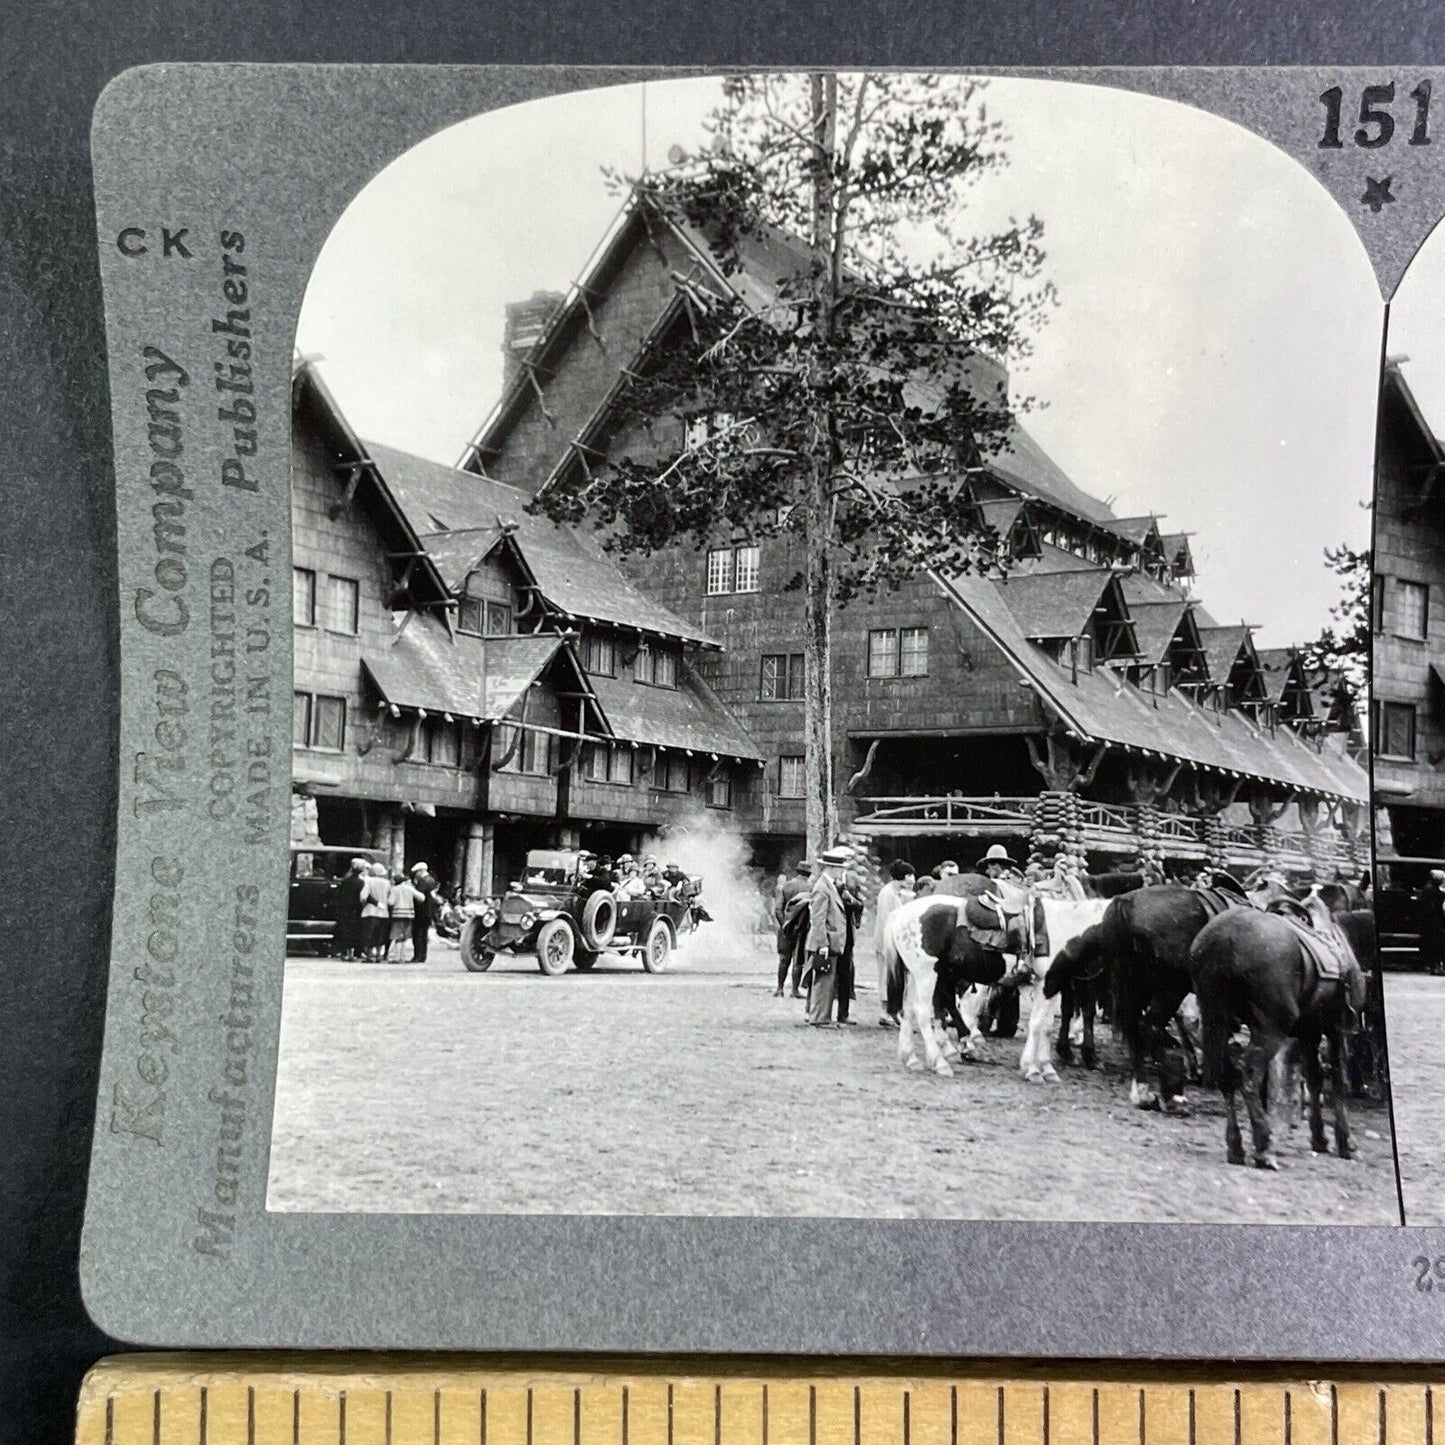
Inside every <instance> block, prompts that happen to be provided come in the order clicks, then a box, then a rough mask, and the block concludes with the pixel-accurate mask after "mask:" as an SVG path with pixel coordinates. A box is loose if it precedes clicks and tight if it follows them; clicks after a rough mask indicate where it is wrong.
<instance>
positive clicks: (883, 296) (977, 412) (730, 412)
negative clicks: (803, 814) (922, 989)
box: [534, 72, 1055, 852]
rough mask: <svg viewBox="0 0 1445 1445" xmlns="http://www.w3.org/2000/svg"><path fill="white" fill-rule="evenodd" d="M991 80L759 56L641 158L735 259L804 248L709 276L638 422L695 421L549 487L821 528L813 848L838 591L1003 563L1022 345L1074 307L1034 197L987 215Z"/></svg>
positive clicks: (638, 538) (623, 419) (828, 723)
mask: <svg viewBox="0 0 1445 1445" xmlns="http://www.w3.org/2000/svg"><path fill="white" fill-rule="evenodd" d="M982 91H983V85H982V84H981V83H979V82H973V81H968V80H965V79H961V78H957V77H943V76H899V75H886V74H885V75H878V74H848V75H842V74H834V73H828V72H822V73H814V74H807V75H740V76H735V77H731V78H729V79H727V80H726V81H725V82H724V86H723V98H722V102H721V104H720V106H719V108H718V109H717V111H716V113H715V114H714V115H713V117H712V118H711V122H710V126H711V130H712V134H713V143H712V145H711V146H710V147H709V148H708V149H707V150H706V152H705V153H703V154H699V155H696V156H691V157H687V158H685V159H684V160H683V161H682V163H680V164H678V165H676V166H675V167H673V168H671V169H669V170H668V171H666V172H663V173H661V174H652V175H646V176H641V177H632V178H618V179H619V180H622V181H623V182H624V183H625V184H626V185H627V186H629V187H630V188H631V190H632V192H633V195H634V203H635V204H637V205H639V206H641V207H643V208H644V209H645V210H646V211H648V212H651V213H653V214H654V215H656V216H658V217H665V218H670V219H674V220H677V221H680V222H683V223H685V224H686V225H687V226H689V227H690V228H692V230H693V231H694V232H695V233H700V234H701V235H702V236H703V237H705V238H706V243H707V245H708V247H709V248H710V250H711V252H712V255H713V257H714V258H715V259H716V262H717V263H718V266H719V269H720V270H721V271H722V273H723V274H724V275H725V276H736V275H740V274H741V273H743V272H744V270H745V267H746V264H747V261H746V257H747V254H748V252H749V250H750V248H752V249H753V250H754V251H755V250H756V248H757V246H758V245H759V244H761V245H763V246H765V247H768V248H769V254H770V255H773V256H776V255H779V254H791V255H793V256H794V257H795V258H796V262H797V264H796V266H795V267H794V268H793V271H792V273H791V274H788V275H784V276H783V277H782V278H781V279H779V280H778V282H777V284H776V285H775V286H771V287H769V288H768V291H767V294H766V295H765V296H762V297H761V299H760V298H759V296H758V295H757V294H756V288H753V289H752V290H750V289H749V288H747V287H737V288H732V289H730V290H729V291H727V292H723V291H722V289H721V288H706V287H699V286H692V287H689V288H688V290H687V292H686V298H685V299H686V302H687V308H688V317H689V321H690V336H691V338H692V340H691V344H690V345H687V346H683V347H680V348H679V347H672V348H667V349H662V350H659V351H658V352H657V353H656V354H654V355H651V356H649V358H648V359H647V362H646V364H645V365H644V366H642V367H641V368H639V369H638V370H637V371H636V372H634V373H630V374H629V375H628V378H627V384H626V387H625V389H624V392H623V395H622V398H621V402H620V407H619V412H618V419H617V431H618V432H619V433H621V432H624V431H626V430H627V429H628V428H629V426H633V425H640V426H642V427H644V428H646V427H648V426H649V424H650V423H651V421H653V420H654V419H656V418H659V417H673V418H677V419H680V420H681V422H682V423H683V428H682V431H681V433H680V444H679V445H678V446H677V447H676V448H672V449H665V450H664V451H663V453H662V454H658V455H653V454H649V455H646V456H631V455H628V456H613V457H611V458H610V459H609V462H608V464H607V465H606V466H600V467H597V468H595V469H593V470H592V471H591V472H590V474H589V475H586V476H583V477H581V478H579V479H578V480H576V481H575V482H571V483H569V484H567V485H565V486H564V485H558V486H554V487H551V488H548V489H544V490H543V491H542V492H541V493H540V494H539V496H538V498H537V500H536V502H535V504H534V505H535V506H536V507H537V508H539V509H540V510H541V511H543V512H545V513H546V514H548V515H550V516H552V517H553V518H554V519H555V520H558V521H562V522H568V523H573V524H575V523H577V522H580V521H583V520H590V521H591V522H592V523H594V524H595V525H598V526H600V527H602V528H603V529H605V531H606V534H607V545H608V546H609V547H611V548H613V549H615V550H617V551H620V552H622V553H624V554H642V555H646V554H649V553H651V552H654V551H656V550H658V549H661V548H666V547H670V546H672V545H674V544H677V543H688V544H691V545H694V546H698V547H702V546H706V545H707V544H708V542H709V540H711V539H714V538H716V537H718V536H719V535H732V534H733V532H734V531H736V530H745V531H746V532H747V534H748V535H749V536H750V538H751V539H752V540H754V541H766V540H767V539H768V538H770V537H775V536H777V535H779V533H780V532H782V531H783V530H785V529H787V530H789V531H792V532H794V533H796V532H801V533H802V534H803V537H804V539H805V543H806V547H805V555H806V561H805V564H804V566H803V568H802V570H801V571H800V572H799V574H798V575H797V576H796V577H794V578H792V579H790V582H789V584H788V585H789V587H790V588H791V589H793V590H798V589H801V592H802V601H803V638H804V653H805V664H804V713H805V728H806V804H807V831H808V847H809V850H810V852H812V851H816V850H817V849H819V848H822V847H826V846H827V845H828V843H829V842H830V841H831V840H832V839H833V837H835V836H836V829H837V793H836V780H835V760H834V757H833V749H832V738H833V718H832V711H833V699H832V666H831V663H832V658H831V622H832V615H833V611H834V608H835V607H839V606H843V605H846V603H847V602H848V601H849V600H850V599H851V598H854V597H856V596H858V595H860V594H861V595H866V594H869V593H872V592H875V591H876V590H878V589H879V588H890V587H896V586H897V585H898V584H899V583H900V582H901V581H902V580H903V579H904V578H906V577H909V576H912V575H915V574H917V573H919V572H922V571H930V570H933V571H941V572H946V573H948V572H951V573H957V572H961V571H964V570H967V569H968V568H970V567H973V566H977V565H980V564H981V563H983V562H985V561H987V562H990V563H991V562H997V561H998V560H999V557H1000V553H999V547H998V544H999V540H1000V539H999V538H998V537H997V536H996V535H993V534H990V533H989V531H988V529H987V527H986V525H985V524H984V523H983V522H982V521H981V519H980V516H979V514H978V513H977V511H976V510H974V509H973V507H972V506H971V505H970V502H969V497H968V491H967V486H966V481H967V477H968V475H969V473H970V471H972V470H974V469H976V468H978V467H980V466H981V465H982V464H983V463H984V461H985V459H986V458H987V457H988V456H989V455H990V454H992V453H996V452H998V451H999V450H1001V449H1003V448H1005V447H1006V445H1007V442H1006V438H1007V436H1008V433H1009V431H1010V428H1011V426H1012V425H1013V423H1014V420H1015V417H1016V413H1017V412H1018V411H1019V410H1021V409H1023V407H1024V406H1025V405H1026V403H1024V402H1021V401H1020V400H1019V399H1018V398H1016V397H1011V396H1010V394H1009V390H1008V387H1007V373H1006V371H1005V369H1004V364H1007V363H1008V362H1011V361H1014V360H1017V359H1018V358H1019V357H1021V356H1023V355H1026V354H1027V353H1028V350H1029V345H1030V341H1031V338H1032V336H1033V333H1034V331H1035V330H1036V328H1037V327H1038V326H1039V325H1040V324H1041V323H1042V321H1043V320H1044V318H1045V316H1046V314H1047V312H1048V310H1049V309H1050V307H1051V306H1052V305H1053V304H1054V300H1055V298H1054V293H1053V289H1052V287H1051V286H1050V285H1049V284H1048V283H1047V281H1045V280H1044V279H1043V278H1042V264H1043V260H1044V255H1043V249H1042V235H1043V228H1042V225H1041V223H1040V222H1039V221H1038V220H1037V219H1036V218H1033V217H1029V218H1028V219H1026V220H1023V221H1013V222H1010V223H1009V224H1006V225H1004V226H1003V227H1001V228H996V229H989V228H980V227H978V226H976V225H974V224H971V219H972V218H971V215H970V211H969V208H968V204H967V200H968V197H967V192H968V190H969V188H970V186H971V185H972V184H973V183H974V182H975V181H976V180H977V179H978V178H979V177H981V176H983V175H986V174H988V173H989V172H991V171H995V170H997V169H998V168H1000V167H1002V166H1003V165H1005V164H1006V157H1005V145H1006V138H1005V136H1004V133H1003V130H1002V128H1001V126H1000V125H999V124H998V122H997V121H995V120H993V119H992V118H991V117H990V116H989V115H988V114H987V111H986V109H985V107H984V105H983V98H982Z"/></svg>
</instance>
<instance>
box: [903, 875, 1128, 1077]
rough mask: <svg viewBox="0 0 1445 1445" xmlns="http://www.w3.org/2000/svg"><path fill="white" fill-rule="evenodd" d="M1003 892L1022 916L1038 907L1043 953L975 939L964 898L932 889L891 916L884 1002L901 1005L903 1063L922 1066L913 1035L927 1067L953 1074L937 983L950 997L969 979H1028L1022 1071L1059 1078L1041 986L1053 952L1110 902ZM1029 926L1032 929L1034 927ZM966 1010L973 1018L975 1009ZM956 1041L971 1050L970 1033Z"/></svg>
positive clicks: (1052, 1007) (1052, 1008)
mask: <svg viewBox="0 0 1445 1445" xmlns="http://www.w3.org/2000/svg"><path fill="white" fill-rule="evenodd" d="M995 886H996V888H997V887H999V885H995ZM1001 891H1002V892H1004V893H1005V895H1006V897H1007V898H1008V901H1009V902H1010V904H1011V905H1012V906H1013V908H1014V909H1015V910H1022V911H1023V912H1024V916H1025V917H1026V918H1029V917H1030V916H1031V910H1032V907H1033V903H1034V901H1035V900H1036V901H1037V902H1038V903H1039V904H1041V906H1042V909H1043V922H1044V928H1045V932H1046V933H1047V937H1048V951H1047V953H1046V954H1042V955H1032V956H1031V955H1028V954H1025V955H1024V956H1022V957H1016V956H1013V955H1008V954H1004V953H1001V952H999V951H997V950H995V949H992V948H988V947H986V946H984V945H983V944H981V943H979V942H978V940H977V939H975V938H974V937H973V935H972V934H971V933H970V932H969V930H968V927H967V925H966V924H965V922H964V917H963V908H964V905H965V903H966V902H967V899H964V898H958V897H953V896H943V895H938V894H929V895H927V896H925V897H923V898H916V899H913V900H912V901H911V902H909V903H905V904H904V905H903V906H902V907H900V908H899V909H898V910H897V912H895V913H894V914H893V916H892V917H891V918H890V919H889V921H888V927H887V929H886V937H885V939H884V943H883V946H884V950H885V957H886V962H887V966H888V974H889V978H890V988H889V994H890V997H889V1004H890V1007H892V1006H893V1005H894V1004H895V1003H897V1004H898V1005H899V1008H898V1013H899V1028H898V1057H899V1058H900V1059H901V1060H902V1061H903V1063H904V1065H905V1067H908V1068H914V1069H916V1068H919V1067H921V1065H920V1063H919V1060H918V1056H917V1052H916V1049H915V1036H916V1037H917V1039H919V1040H921V1042H922V1045H923V1055H924V1062H925V1063H926V1064H927V1066H928V1068H930V1069H932V1070H933V1072H934V1073H936V1074H944V1075H951V1074H952V1073H953V1068H952V1066H951V1065H950V1064H949V1061H948V1058H947V1056H946V1046H947V1040H946V1037H945V1038H943V1039H940V1037H939V1035H938V1034H937V1033H936V1032H935V1024H934V997H935V993H936V991H937V989H938V986H939V983H940V981H941V982H942V984H943V986H944V991H945V992H946V993H950V994H956V993H959V992H962V991H963V989H964V988H966V987H967V986H968V985H970V984H978V985H987V984H995V983H1000V982H1007V983H1009V984H1010V985H1015V984H1016V985H1017V986H1019V987H1024V988H1026V987H1028V986H1029V985H1030V984H1033V985H1035V988H1034V1002H1033V1006H1032V1008H1031V1009H1030V1011H1029V1026H1028V1031H1027V1035H1026V1037H1025V1039H1024V1047H1023V1052H1022V1054H1021V1056H1020V1058H1019V1070H1020V1072H1021V1073H1022V1074H1023V1076H1024V1077H1025V1078H1026V1079H1028V1080H1029V1081H1030V1082H1031V1083H1037V1082H1041V1081H1048V1082H1050V1083H1056V1082H1057V1081H1058V1077H1059V1076H1058V1074H1057V1073H1056V1072H1055V1070H1054V1063H1053V1053H1052V1049H1051V1045H1050V1030H1051V1026H1052V1023H1053V1021H1054V1019H1053V1016H1054V1014H1055V1013H1056V1012H1057V1009H1058V1000H1057V999H1056V998H1049V999H1046V998H1045V996H1044V990H1043V988H1042V987H1041V985H1042V983H1043V981H1044V978H1045V976H1046V975H1047V973H1048V970H1049V965H1050V964H1051V963H1052V962H1053V960H1054V958H1055V957H1056V956H1057V954H1058V951H1059V950H1060V949H1061V948H1062V947H1063V946H1064V944H1066V943H1067V942H1068V941H1069V940H1070V939H1071V938H1074V937H1076V936H1077V935H1078V934H1080V933H1082V932H1083V931H1084V930H1085V929H1086V928H1088V927H1090V926H1091V925H1093V924H1096V923H1098V921H1099V920H1100V918H1102V917H1103V914H1104V909H1105V908H1106V907H1107V902H1108V901H1107V900H1106V899H1102V898H1053V897H1048V896H1045V895H1039V894H1027V895H1026V894H1025V893H1024V890H1023V889H1014V888H1012V887H1011V886H1010V885H1006V884H1005V885H1002V888H1001ZM1029 931H1030V934H1032V929H1030V930H1029ZM969 1012H972V1013H973V1014H974V1016H975V1017H976V1016H977V1008H976V1007H974V1008H973V1009H971V1010H969ZM960 1044H961V1047H962V1049H963V1051H964V1053H965V1054H967V1055H968V1056H970V1057H972V1056H973V1055H974V1052H975V1046H974V1042H973V1035H969V1036H968V1037H967V1038H964V1039H962V1040H960Z"/></svg>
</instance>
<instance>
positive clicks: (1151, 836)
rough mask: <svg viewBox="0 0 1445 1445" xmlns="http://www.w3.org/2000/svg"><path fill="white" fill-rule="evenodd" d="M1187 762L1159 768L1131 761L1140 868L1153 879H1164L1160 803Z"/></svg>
mask: <svg viewBox="0 0 1445 1445" xmlns="http://www.w3.org/2000/svg"><path fill="white" fill-rule="evenodd" d="M1183 766H1184V764H1183V763H1182V762H1179V763H1175V764H1174V766H1173V767H1172V768H1168V769H1167V770H1156V769H1154V768H1151V767H1150V766H1149V765H1148V764H1147V763H1146V762H1144V761H1143V760H1140V761H1139V762H1138V763H1133V762H1131V763H1130V764H1129V767H1128V771H1127V774H1126V781H1127V784H1128V788H1129V797H1130V799H1131V801H1132V802H1133V804H1134V808H1135V819H1136V827H1137V830H1138V838H1139V855H1138V860H1139V871H1140V872H1141V873H1142V874H1143V875H1144V877H1145V878H1146V879H1147V880H1148V881H1149V882H1151V883H1162V882H1163V881H1164V876H1165V875H1164V859H1165V848H1164V844H1163V842H1162V841H1161V840H1160V836H1159V814H1160V803H1161V801H1162V800H1163V799H1164V797H1165V796H1166V795H1167V794H1168V792H1169V790H1170V789H1171V788H1172V787H1173V786H1174V780H1175V779H1176V778H1177V777H1178V776H1179V770H1180V768H1182V767H1183Z"/></svg>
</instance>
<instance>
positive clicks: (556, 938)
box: [537, 918, 577, 978]
mask: <svg viewBox="0 0 1445 1445" xmlns="http://www.w3.org/2000/svg"><path fill="white" fill-rule="evenodd" d="M576 952H577V940H576V939H575V938H574V937H573V934H572V925H571V924H570V923H568V922H567V920H566V919H565V918H553V919H550V920H549V921H548V922H546V923H544V924H543V925H542V927H541V929H540V930H539V931H538V933H537V967H538V968H540V969H541V970H542V972H543V973H545V974H546V975H547V977H548V978H560V977H561V976H562V975H563V974H564V973H566V972H567V970H568V969H569V968H571V967H572V963H573V957H574V955H575V954H576Z"/></svg>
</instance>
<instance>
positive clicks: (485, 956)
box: [457, 918, 497, 973]
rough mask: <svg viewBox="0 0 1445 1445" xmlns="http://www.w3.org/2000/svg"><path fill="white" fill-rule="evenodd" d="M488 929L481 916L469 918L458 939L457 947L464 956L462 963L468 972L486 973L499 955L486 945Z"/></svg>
mask: <svg viewBox="0 0 1445 1445" xmlns="http://www.w3.org/2000/svg"><path fill="white" fill-rule="evenodd" d="M486 936H487V930H486V929H485V928H483V927H482V920H481V919H480V918H469V919H467V921H466V924H465V925H464V926H463V928H462V936H461V937H460V938H459V939H458V940H457V949H458V951H459V952H460V953H461V956H462V965H463V967H464V968H465V969H466V971H467V972H468V973H485V972H486V971H487V970H488V969H489V968H490V967H491V966H492V960H493V959H494V958H495V957H496V956H497V955H496V954H495V953H493V952H492V951H491V949H489V948H488V947H486V942H485V940H486Z"/></svg>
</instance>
